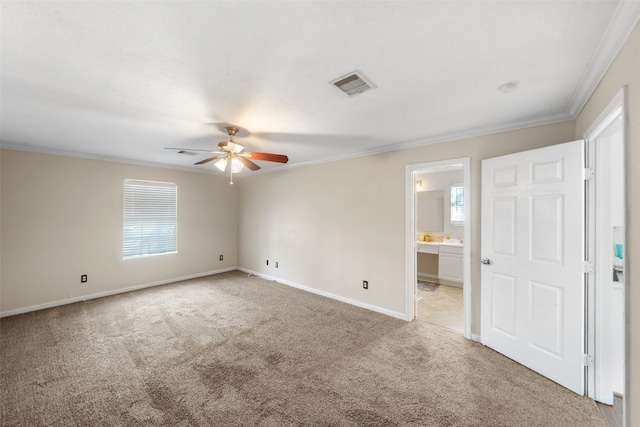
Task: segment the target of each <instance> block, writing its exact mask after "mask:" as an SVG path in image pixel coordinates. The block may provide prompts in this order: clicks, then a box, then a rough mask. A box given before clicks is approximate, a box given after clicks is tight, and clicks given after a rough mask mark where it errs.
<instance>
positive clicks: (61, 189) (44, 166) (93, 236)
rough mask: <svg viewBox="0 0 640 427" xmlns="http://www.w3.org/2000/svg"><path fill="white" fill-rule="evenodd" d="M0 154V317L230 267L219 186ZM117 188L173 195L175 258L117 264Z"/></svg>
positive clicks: (231, 202)
mask: <svg viewBox="0 0 640 427" xmlns="http://www.w3.org/2000/svg"><path fill="white" fill-rule="evenodd" d="M1 153H2V154H1V167H2V169H1V189H2V192H1V203H2V205H1V206H2V224H1V242H0V243H1V245H2V264H1V268H2V272H1V288H0V302H1V305H0V307H1V308H0V311H2V312H7V311H10V310H16V309H22V308H25V307H30V306H34V305H40V304H47V303H52V302H56V301H65V300H67V299H68V298H69V295H72V298H73V297H81V296H84V295H91V294H96V293H100V292H109V291H115V290H118V289H124V288H128V287H132V286H138V285H144V284H149V283H154V282H158V281H166V280H170V279H175V278H180V277H185V276H190V275H196V274H200V273H206V272H210V271H216V270H220V269H224V268H229V267H234V266H236V265H237V252H238V249H237V217H238V215H237V212H238V211H237V195H236V189H235V187H232V186H230V185H229V182H228V179H227V178H225V177H217V176H211V175H206V174H201V173H190V172H183V171H177V170H171V169H161V168H152V167H141V166H134V165H128V164H120V163H113V162H104V161H95V160H87V159H79V158H72V157H61V156H52V155H46V154H35V153H28V152H21V151H12V150H2V151H1ZM125 178H134V179H143V180H155V181H171V182H175V183H176V184H177V185H178V253H177V254H171V255H160V256H152V257H145V258H137V259H129V260H126V261H124V260H123V259H122V184H123V180H124V179H125ZM221 254H223V255H224V261H219V258H218V257H219V255H221ZM81 274H88V276H89V282H88V283H86V284H81V283H80V275H81Z"/></svg>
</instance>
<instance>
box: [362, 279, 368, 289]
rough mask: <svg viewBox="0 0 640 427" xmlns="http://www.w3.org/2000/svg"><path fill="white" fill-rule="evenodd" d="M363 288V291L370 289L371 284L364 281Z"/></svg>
mask: <svg viewBox="0 0 640 427" xmlns="http://www.w3.org/2000/svg"><path fill="white" fill-rule="evenodd" d="M362 288H363V289H369V282H368V281H367V280H363V281H362Z"/></svg>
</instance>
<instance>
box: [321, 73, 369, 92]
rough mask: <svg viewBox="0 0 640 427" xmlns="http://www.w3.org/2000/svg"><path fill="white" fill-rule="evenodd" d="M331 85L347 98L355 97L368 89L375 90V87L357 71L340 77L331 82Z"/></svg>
mask: <svg viewBox="0 0 640 427" xmlns="http://www.w3.org/2000/svg"><path fill="white" fill-rule="evenodd" d="M331 84H332V85H334V86H335V87H336V88H338V89H340V91H341V92H344V93H346V94H347V95H349V96H352V95H357V94H359V93H362V92H364V91H367V90H369V89H375V87H376V86H375V85H374V84H373V83H371V82H370V81H369V80H368V79H366V78H365V77H364V76H363V75H362V73H361V72H359V71H354V72H352V73H349V74H347V75H346V76H342V77H340V78H338V79H336V80H334V81H332V82H331Z"/></svg>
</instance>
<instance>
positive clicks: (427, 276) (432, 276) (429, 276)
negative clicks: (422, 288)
mask: <svg viewBox="0 0 640 427" xmlns="http://www.w3.org/2000/svg"><path fill="white" fill-rule="evenodd" d="M418 277H426V278H427V279H437V278H438V275H437V274H430V273H420V272H419V271H418Z"/></svg>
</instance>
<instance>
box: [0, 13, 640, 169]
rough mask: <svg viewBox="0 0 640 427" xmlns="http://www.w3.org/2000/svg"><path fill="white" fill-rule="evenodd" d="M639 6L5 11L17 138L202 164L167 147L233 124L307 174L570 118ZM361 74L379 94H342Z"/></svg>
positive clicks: (13, 144)
mask: <svg viewBox="0 0 640 427" xmlns="http://www.w3.org/2000/svg"><path fill="white" fill-rule="evenodd" d="M639 5H640V2H636V1H623V2H619V1H563V2H560V1H531V2H528V1H507V2H505V1H497V2H494V1H475V2H460V1H449V2H444V1H413V2H404V1H390V2H373V1H371V2H351V1H347V2H339V1H332V2H328V1H321V2H305V1H288V2H283V1H281V2H241V1H234V2H221V1H210V2H169V1H163V2H138V1H131V2H75V1H69V2H31V1H20V2H8V1H3V2H2V5H1V20H2V21H1V23H2V30H1V36H2V39H1V61H2V62H1V63H0V71H1V74H2V75H1V95H2V100H1V128H0V131H1V138H2V144H3V146H5V147H10V148H18V147H20V148H23V149H28V150H34V151H44V152H55V153H69V154H71V153H73V154H75V155H80V156H87V157H96V158H106V159H122V160H125V161H131V162H149V163H155V164H163V165H170V166H173V167H190V165H191V164H192V163H194V162H195V161H197V160H200V159H202V158H204V157H205V155H204V154H202V155H200V156H196V157H192V156H185V155H180V154H178V153H176V152H175V151H170V150H165V149H164V148H165V147H185V148H199V149H209V148H211V149H215V148H216V146H217V143H218V142H219V141H221V140H224V139H225V133H224V129H222V127H223V126H224V125H226V124H229V123H231V124H236V125H238V126H240V127H241V131H240V132H239V134H238V136H237V138H236V139H237V141H239V142H242V143H244V144H245V145H246V147H247V150H250V151H266V152H272V153H281V154H287V155H288V156H289V159H290V162H289V164H290V165H298V164H305V163H310V162H316V161H324V160H329V159H336V158H341V157H348V156H353V155H356V154H359V153H364V152H375V151H385V150H389V149H391V148H403V147H408V146H415V145H423V144H427V143H431V142H436V141H444V140H450V139H453V138H457V137H461V136H467V135H474V134H483V133H488V132H494V131H499V130H507V129H514V128H519V127H526V126H531V125H536V124H542V123H551V122H556V121H561V120H568V119H572V118H574V117H575V115H576V114H577V113H578V112H579V111H580V109H581V108H582V106H583V105H584V103H585V102H586V100H587V98H588V96H589V95H590V94H591V92H592V90H593V89H594V88H595V85H596V84H597V82H598V80H599V78H600V77H601V76H602V74H603V73H604V71H605V70H606V68H607V66H608V65H609V64H610V61H611V59H612V58H613V57H614V55H615V54H616V53H617V50H618V49H619V48H620V46H621V44H622V42H623V41H624V39H625V38H626V36H627V35H628V34H629V32H630V30H631V29H632V28H633V26H634V25H635V23H636V22H637V21H638V16H639V14H640V13H639V11H638V10H639V9H640V7H639ZM354 70H359V71H361V72H362V73H363V74H364V75H365V76H367V77H368V78H369V79H370V80H372V82H373V83H374V84H375V85H376V86H377V88H376V89H374V90H372V91H369V92H366V93H363V94H360V95H356V96H353V97H349V96H347V95H345V94H342V93H340V92H339V91H338V90H337V89H335V88H334V87H332V86H331V85H330V84H329V82H330V81H332V80H334V79H336V78H338V77H341V76H343V75H345V74H347V73H349V72H351V71H354ZM508 82H516V83H517V84H518V90H517V91H515V92H512V93H509V94H504V93H502V92H501V91H499V90H498V88H499V87H500V86H501V85H503V84H505V83H508ZM258 163H259V164H260V166H262V167H263V168H265V169H269V168H273V167H274V166H275V167H278V166H279V165H277V164H270V163H267V162H258ZM193 168H194V169H197V170H207V171H213V170H215V168H214V167H213V166H212V164H211V163H209V164H207V165H204V166H193Z"/></svg>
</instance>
